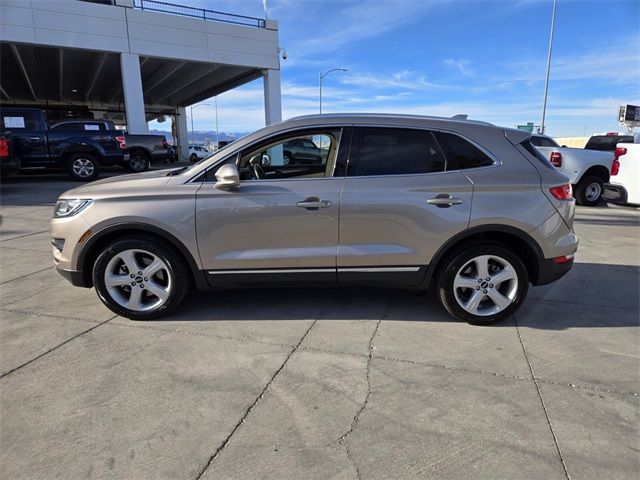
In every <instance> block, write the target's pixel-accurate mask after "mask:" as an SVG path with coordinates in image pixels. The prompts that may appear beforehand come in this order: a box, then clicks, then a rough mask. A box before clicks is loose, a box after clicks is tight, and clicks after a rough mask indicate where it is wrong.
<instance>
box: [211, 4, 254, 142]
mask: <svg viewBox="0 0 640 480" xmlns="http://www.w3.org/2000/svg"><path fill="white" fill-rule="evenodd" d="M265 17H266V11H265ZM213 100H214V102H215V105H216V148H217V149H218V150H219V149H220V134H219V133H218V97H213Z"/></svg>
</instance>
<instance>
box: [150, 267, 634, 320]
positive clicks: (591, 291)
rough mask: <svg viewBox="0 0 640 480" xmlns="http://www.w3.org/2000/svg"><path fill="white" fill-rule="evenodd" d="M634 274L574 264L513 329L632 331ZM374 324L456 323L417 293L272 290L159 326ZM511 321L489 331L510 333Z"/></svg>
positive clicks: (198, 300) (245, 293)
mask: <svg viewBox="0 0 640 480" xmlns="http://www.w3.org/2000/svg"><path fill="white" fill-rule="evenodd" d="M639 292H640V267H635V266H627V265H608V264H591V263H578V264H576V265H575V266H574V268H573V269H572V271H571V272H570V273H569V274H567V275H566V276H565V277H563V278H561V279H560V280H558V281H557V282H556V283H554V284H551V285H545V286H541V287H531V288H530V289H529V294H528V296H527V299H526V300H525V302H524V304H523V305H522V307H521V308H520V310H519V311H518V312H517V313H516V315H515V316H516V319H517V320H518V324H519V325H522V326H527V327H528V328H535V329H545V330H564V329H569V328H612V327H634V326H638V325H639V324H640V320H639V311H638V310H639ZM315 318H319V319H321V320H322V319H326V320H379V319H381V318H383V319H384V320H385V321H406V322H456V320H454V319H453V318H452V317H451V316H450V315H449V314H448V313H447V312H446V311H445V310H444V308H442V306H441V305H440V303H439V302H438V301H437V299H436V298H435V295H433V294H428V293H426V292H421V291H416V290H394V289H383V288H366V287H363V288H352V287H350V288H306V287H299V288H295V287H289V286H287V287H278V288H276V287H273V288H261V289H238V290H219V291H210V292H195V291H194V292H191V293H190V294H189V295H188V296H187V298H185V300H184V302H183V304H182V305H181V306H180V307H178V309H177V310H176V311H174V312H172V313H171V314H169V315H167V316H166V317H163V318H161V319H159V321H167V322H175V321H179V322H180V321H183V322H191V321H200V322H207V321H260V320H300V319H315ZM513 326H514V322H513V320H512V319H511V320H505V321H503V322H500V323H497V324H494V325H492V326H491V327H489V328H494V327H509V328H513Z"/></svg>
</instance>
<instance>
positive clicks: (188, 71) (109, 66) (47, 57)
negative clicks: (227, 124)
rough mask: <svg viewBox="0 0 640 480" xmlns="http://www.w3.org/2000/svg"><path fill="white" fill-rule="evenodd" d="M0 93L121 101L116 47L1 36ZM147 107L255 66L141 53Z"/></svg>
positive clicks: (242, 75)
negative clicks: (52, 43)
mask: <svg viewBox="0 0 640 480" xmlns="http://www.w3.org/2000/svg"><path fill="white" fill-rule="evenodd" d="M0 62H1V65H0V88H1V90H0V93H1V95H2V97H1V98H2V103H3V104H13V103H25V102H29V103H30V104H35V105H42V106H44V105H47V104H52V103H58V104H60V103H64V104H68V105H70V106H71V105H73V106H94V107H95V106H96V104H101V105H104V106H113V105H119V104H122V103H123V102H124V99H123V92H122V79H121V75H120V62H119V55H118V54H117V53H110V52H99V51H92V50H80V49H73V48H62V47H46V46H35V45H25V44H17V43H10V42H1V50H0ZM140 68H141V76H142V86H143V92H144V100H145V107H146V108H148V109H149V110H155V109H162V108H165V109H166V108H174V107H176V106H186V105H191V104H194V103H197V102H199V101H202V100H204V99H206V98H210V97H212V96H214V95H218V94H220V93H222V92H225V91H227V90H230V89H232V88H235V87H237V86H239V85H242V84H244V83H247V82H249V81H251V80H254V79H256V78H259V77H260V76H261V75H262V71H261V69H259V68H255V67H246V66H235V65H223V64H215V63H200V62H195V61H181V60H175V59H171V60H170V59H164V58H158V57H150V56H141V57H140Z"/></svg>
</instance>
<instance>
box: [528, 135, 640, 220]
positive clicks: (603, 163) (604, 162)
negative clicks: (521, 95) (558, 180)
mask: <svg viewBox="0 0 640 480" xmlns="http://www.w3.org/2000/svg"><path fill="white" fill-rule="evenodd" d="M632 138H633V137H632ZM531 143H532V144H533V145H535V146H536V148H537V149H538V150H539V151H540V152H541V153H542V154H543V155H544V156H545V157H546V158H547V160H549V161H550V162H551V164H552V165H553V166H554V167H556V168H557V169H558V170H560V171H561V172H562V173H564V174H565V175H567V176H568V177H569V179H570V180H571V184H572V185H573V191H574V196H575V198H576V202H577V203H578V205H585V206H590V207H591V206H594V205H597V204H598V203H599V202H600V197H601V196H602V192H603V191H604V184H605V183H606V182H608V181H609V177H610V169H611V160H612V159H613V153H610V152H608V151H595V150H585V149H583V148H570V147H561V146H559V145H558V144H557V143H556V141H555V140H553V139H552V138H550V137H547V136H546V135H540V134H536V135H532V136H531Z"/></svg>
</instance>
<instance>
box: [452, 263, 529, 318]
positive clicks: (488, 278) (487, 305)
mask: <svg viewBox="0 0 640 480" xmlns="http://www.w3.org/2000/svg"><path fill="white" fill-rule="evenodd" d="M453 289H454V296H455V299H456V302H457V303H458V305H459V306H460V307H461V308H462V309H464V310H465V311H466V312H468V313H470V314H472V315H477V316H481V317H486V316H490V315H496V314H498V313H500V312H502V311H503V310H505V309H506V308H507V307H509V305H511V304H512V303H513V302H514V300H515V299H516V295H517V293H518V275H517V272H516V270H515V268H514V267H513V265H511V264H510V263H509V262H508V261H506V260H505V259H504V258H502V257H499V256H496V255H480V256H478V257H475V258H473V259H471V260H469V261H468V262H467V263H465V264H464V265H463V266H462V267H461V268H460V269H459V270H458V272H457V273H456V276H455V279H454V281H453Z"/></svg>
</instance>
